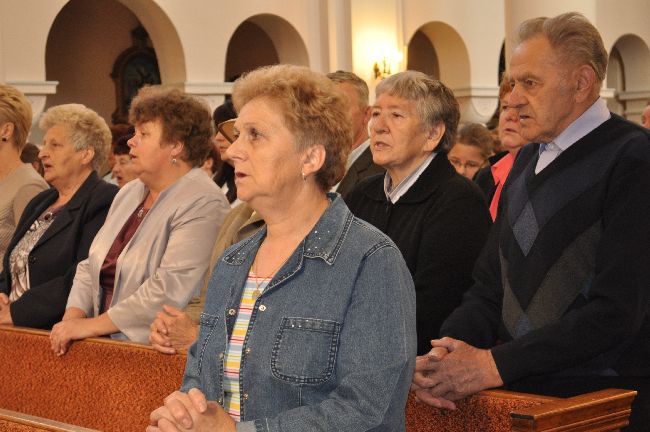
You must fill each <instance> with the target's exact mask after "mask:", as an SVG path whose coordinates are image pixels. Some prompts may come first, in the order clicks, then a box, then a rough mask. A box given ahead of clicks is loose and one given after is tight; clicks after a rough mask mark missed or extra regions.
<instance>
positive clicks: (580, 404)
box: [406, 389, 636, 432]
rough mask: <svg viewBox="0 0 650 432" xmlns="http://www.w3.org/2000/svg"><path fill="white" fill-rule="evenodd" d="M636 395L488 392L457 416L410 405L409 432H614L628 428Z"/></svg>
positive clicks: (462, 403) (459, 406)
mask: <svg viewBox="0 0 650 432" xmlns="http://www.w3.org/2000/svg"><path fill="white" fill-rule="evenodd" d="M635 396H636V392H635V391H632V390H617V389H607V390H601V391H597V392H593V393H587V394H584V395H579V396H575V397H571V398H566V399H564V398H554V397H548V396H538V395H531V394H527V393H517V392H511V391H506V390H486V391H482V392H480V393H478V394H476V395H475V396H472V397H469V398H467V399H465V400H462V401H459V402H458V403H457V404H456V405H457V410H456V411H446V410H440V409H437V408H433V407H430V406H427V405H424V404H422V403H419V402H416V401H415V398H414V396H413V394H410V395H409V399H408V402H407V404H406V431H407V432H434V431H445V432H455V431H458V432H461V431H462V432H468V431H477V432H479V431H480V432H508V431H513V432H523V431H527V432H551V431H553V432H560V431H562V432H583V431H603V432H604V431H615V430H618V429H619V428H621V427H624V426H627V425H628V424H629V417H630V413H631V405H632V401H633V400H634V397H635Z"/></svg>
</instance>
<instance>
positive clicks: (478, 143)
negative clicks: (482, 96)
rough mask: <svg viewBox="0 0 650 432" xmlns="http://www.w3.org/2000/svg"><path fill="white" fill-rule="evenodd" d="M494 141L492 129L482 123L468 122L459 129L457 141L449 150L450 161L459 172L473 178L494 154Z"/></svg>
mask: <svg viewBox="0 0 650 432" xmlns="http://www.w3.org/2000/svg"><path fill="white" fill-rule="evenodd" d="M493 141H494V140H493V139H492V135H491V134H490V131H489V130H488V129H487V128H486V127H485V126H483V125H482V124H480V123H469V124H466V125H465V126H463V127H461V128H460V130H459V131H458V135H457V136H456V141H455V142H454V144H453V145H452V147H451V150H449V154H448V155H447V157H448V158H449V162H451V164H452V165H453V166H454V168H455V169H456V172H457V173H458V174H460V175H462V176H463V177H466V178H468V179H470V180H473V179H474V177H475V176H476V173H477V172H478V171H479V170H480V169H481V168H483V167H484V166H485V165H486V164H487V163H488V158H489V157H490V156H492V143H493Z"/></svg>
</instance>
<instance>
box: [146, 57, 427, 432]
mask: <svg viewBox="0 0 650 432" xmlns="http://www.w3.org/2000/svg"><path fill="white" fill-rule="evenodd" d="M233 100H234V104H235V107H236V108H237V111H238V113H239V117H238V118H237V120H236V122H235V136H236V137H237V139H236V140H235V141H234V143H233V144H232V145H231V146H230V148H229V149H228V151H227V153H228V156H229V157H230V158H231V159H232V160H233V164H234V167H235V180H236V182H237V192H238V194H239V198H240V199H241V200H243V201H245V202H247V203H248V204H249V205H250V207H251V208H253V209H254V210H255V211H256V212H257V213H259V215H260V216H261V217H262V218H263V219H264V221H265V222H266V226H265V227H263V228H262V229H261V230H260V231H259V232H257V233H256V234H254V235H253V236H252V237H249V238H248V239H246V240H244V241H242V242H239V243H237V244H235V245H233V246H232V247H230V248H228V249H227V250H226V251H225V252H224V254H223V255H222V256H221V258H220V259H219V260H218V262H217V265H216V267H215V269H214V271H213V273H212V276H211V278H210V285H209V288H208V294H207V298H206V303H205V309H204V311H203V314H201V318H200V329H199V337H198V341H197V342H196V343H195V344H194V345H193V346H192V347H191V348H190V350H189V351H188V354H187V367H186V370H185V376H184V379H183V385H182V389H181V391H179V392H175V393H173V394H172V395H170V396H168V397H167V398H165V402H164V406H162V407H160V408H158V409H157V410H155V411H154V412H153V413H152V414H151V417H150V421H151V425H150V427H149V428H148V429H147V430H149V431H150V432H152V431H160V430H176V429H178V430H215V431H217V430H218V431H235V430H256V429H259V430H262V429H263V430H283V431H310V430H316V429H321V430H322V429H327V430H349V431H369V430H373V431H400V430H402V431H403V430H404V429H405V420H404V413H405V411H404V407H405V403H406V397H407V394H408V389H409V384H410V379H411V374H412V371H413V367H414V358H415V299H414V290H413V281H412V280H411V277H410V274H409V272H408V269H407V268H406V265H405V263H404V260H403V259H402V257H401V255H400V252H399V250H398V249H397V248H396V247H395V245H394V244H393V242H391V241H390V240H389V239H388V237H386V236H385V235H384V234H382V233H381V232H379V231H378V230H377V229H375V228H373V227H372V226H370V225H369V224H367V223H365V222H363V221H361V220H359V219H357V218H355V217H354V216H353V215H352V213H350V211H349V210H348V208H347V206H346V205H345V203H344V202H343V200H342V198H341V197H340V195H337V194H331V193H328V192H327V191H329V190H330V188H331V187H332V185H334V184H336V183H337V182H338V181H339V180H340V179H341V177H343V174H344V170H345V161H346V159H347V155H348V153H349V151H350V147H351V141H352V134H351V125H350V120H349V118H348V116H347V106H346V101H347V100H346V99H345V97H344V95H343V94H342V93H340V92H339V91H338V90H337V89H336V88H335V84H334V83H333V82H332V81H330V80H329V79H328V78H327V77H326V76H325V75H323V74H320V73H317V72H314V71H311V70H309V69H307V68H303V67H298V66H290V65H277V66H271V67H266V68H262V69H258V70H256V71H253V72H251V73H249V74H247V75H245V76H244V77H242V78H240V79H239V80H238V81H236V82H235V85H234V89H233ZM237 423H239V424H237Z"/></svg>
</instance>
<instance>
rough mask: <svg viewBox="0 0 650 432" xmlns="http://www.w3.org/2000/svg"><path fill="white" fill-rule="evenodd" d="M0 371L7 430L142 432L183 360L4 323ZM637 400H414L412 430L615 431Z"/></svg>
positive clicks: (624, 394)
mask: <svg viewBox="0 0 650 432" xmlns="http://www.w3.org/2000/svg"><path fill="white" fill-rule="evenodd" d="M0 365H2V368H3V374H2V381H1V382H0V430H2V431H11V432H28V431H32V432H33V431H61V432H63V431H66V432H73V431H84V432H88V429H95V430H101V431H143V430H144V429H145V427H146V425H147V423H148V418H149V413H150V412H151V411H152V410H153V409H155V408H156V407H158V406H160V405H161V403H162V401H163V399H164V397H165V396H167V395H168V394H169V393H171V392H173V391H174V390H176V389H178V388H179V386H180V383H181V379H182V375H183V371H184V366H185V355H184V354H180V355H173V356H169V355H164V354H160V353H158V352H156V351H154V350H153V349H151V348H150V347H147V346H143V345H138V344H132V343H126V342H116V341H112V340H110V339H105V338H93V339H87V340H84V341H79V342H75V343H74V344H73V345H72V347H71V349H70V351H69V352H68V353H67V354H66V355H64V356H62V357H57V356H55V355H54V354H53V353H52V351H51V349H50V342H49V333H48V332H45V331H40V330H31V329H20V328H13V327H2V326H0ZM635 394H636V392H634V391H628V390H612V389H610V390H603V391H600V392H595V393H589V394H586V395H580V396H576V397H573V398H567V399H561V398H552V397H545V396H538V395H530V394H524V393H515V392H508V391H503V390H489V391H484V392H481V393H479V394H477V395H475V396H473V397H470V398H467V399H466V400H463V401H460V402H459V403H458V404H457V405H458V409H457V410H456V411H451V412H450V411H442V410H438V409H436V408H433V407H429V406H427V405H424V404H421V403H417V402H415V400H414V398H413V396H412V395H410V396H409V400H408V402H407V406H406V430H407V432H433V431H444V432H454V431H463V432H469V431H480V432H506V431H518V432H520V431H531V432H542V431H544V432H550V431H554V432H559V431H565V432H570V431H572V432H578V431H611V430H616V429H618V428H620V427H623V426H625V425H627V421H628V418H629V415H630V405H631V403H632V400H633V399H634V396H635ZM7 410H10V411H14V412H10V411H7ZM84 428H87V429H84Z"/></svg>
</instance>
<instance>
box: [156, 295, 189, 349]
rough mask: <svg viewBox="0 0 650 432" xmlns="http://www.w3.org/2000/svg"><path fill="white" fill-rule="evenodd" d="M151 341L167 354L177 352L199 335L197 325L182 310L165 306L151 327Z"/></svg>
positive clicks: (185, 347)
mask: <svg viewBox="0 0 650 432" xmlns="http://www.w3.org/2000/svg"><path fill="white" fill-rule="evenodd" d="M149 329H150V330H151V331H150V333H149V343H151V345H152V346H153V347H154V348H155V349H156V350H158V351H160V352H162V353H165V354H175V353H176V352H177V351H179V350H183V349H187V348H189V347H190V345H192V344H193V343H194V341H195V340H196V337H197V326H196V324H195V323H194V321H192V319H191V318H190V317H189V316H188V315H187V314H186V313H185V312H183V311H182V310H180V309H177V308H175V307H172V306H167V305H165V306H163V310H162V311H160V312H158V313H157V314H156V319H155V320H154V321H153V322H152V323H151V326H150V327H149Z"/></svg>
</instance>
